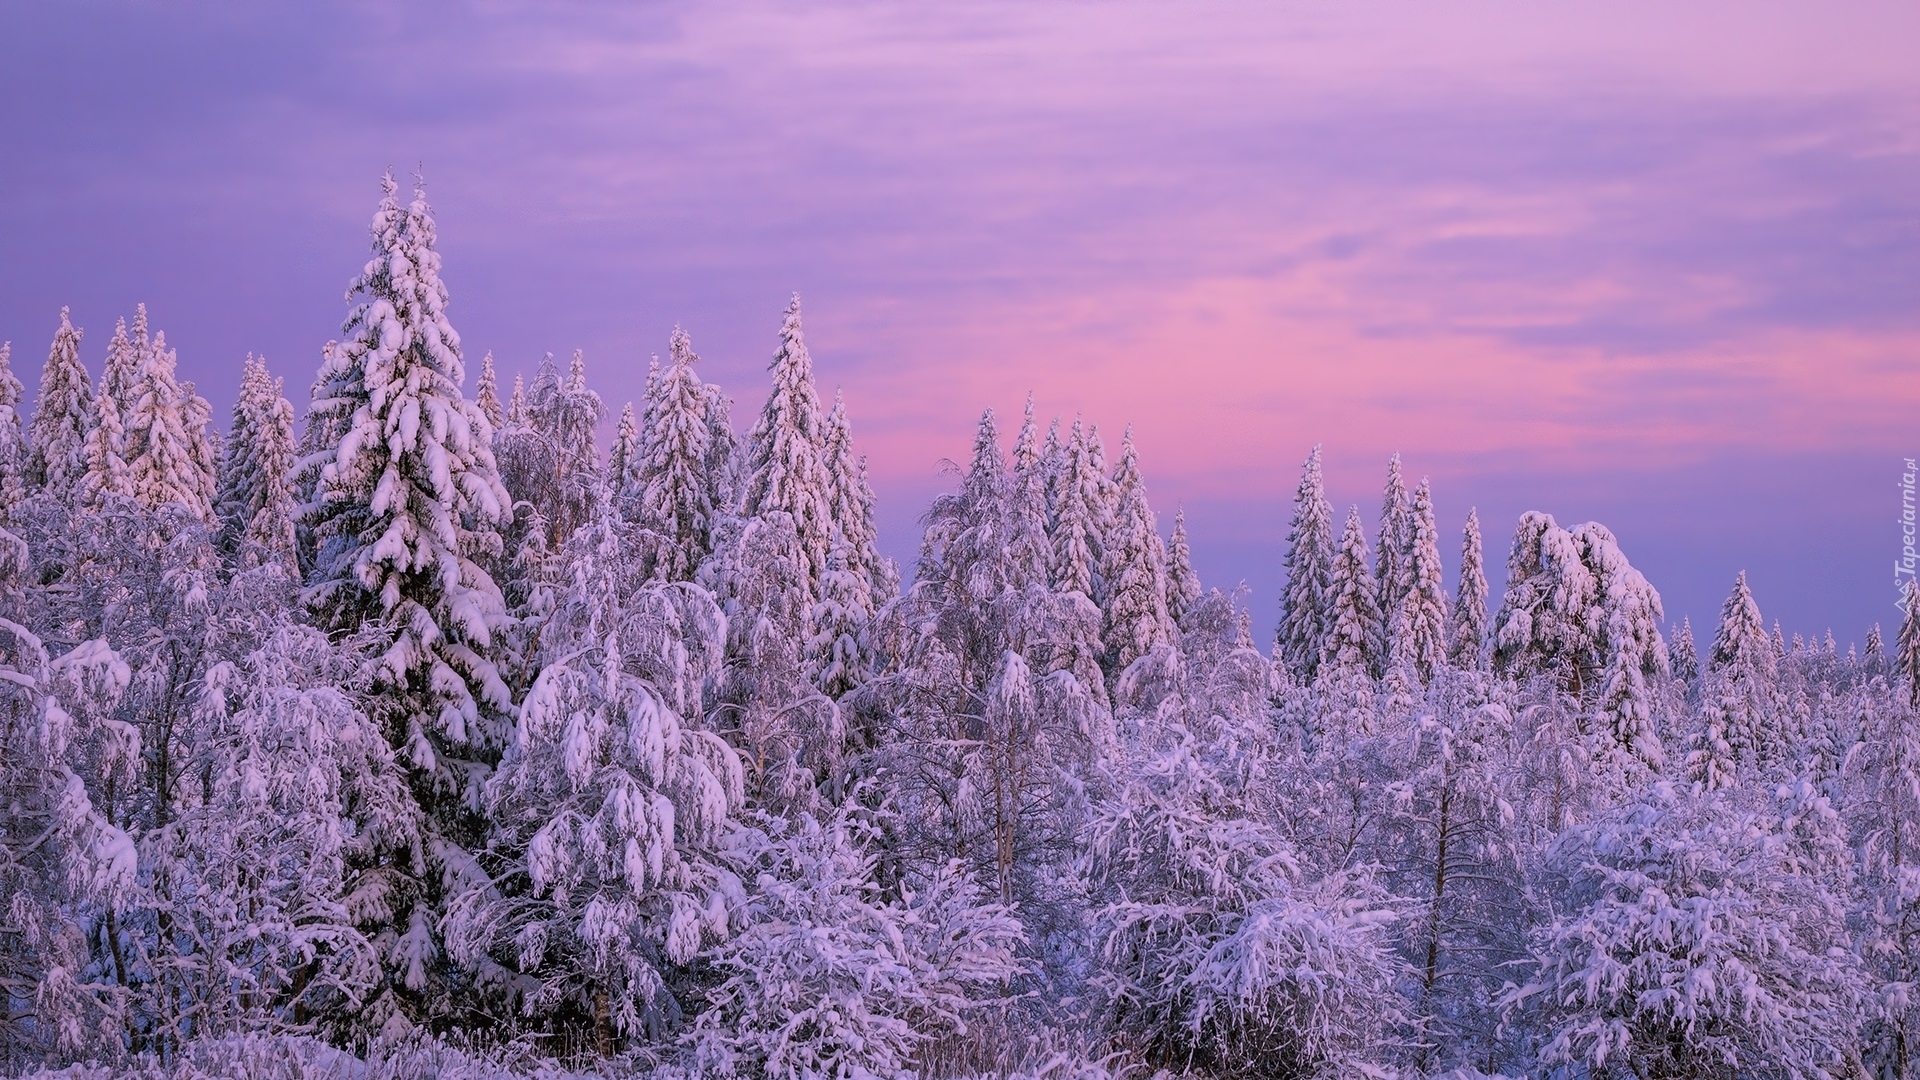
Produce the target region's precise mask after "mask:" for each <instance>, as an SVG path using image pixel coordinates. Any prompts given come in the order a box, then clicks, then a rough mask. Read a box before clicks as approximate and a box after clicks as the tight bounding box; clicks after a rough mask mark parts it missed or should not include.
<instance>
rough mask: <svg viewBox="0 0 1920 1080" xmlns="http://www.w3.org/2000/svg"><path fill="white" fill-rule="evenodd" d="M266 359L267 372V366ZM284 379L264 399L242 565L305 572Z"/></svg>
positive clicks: (256, 432)
mask: <svg viewBox="0 0 1920 1080" xmlns="http://www.w3.org/2000/svg"><path fill="white" fill-rule="evenodd" d="M265 366H266V365H265V363H264V362H262V364H261V367H262V370H264V369H265ZM282 386H283V384H282V382H281V380H279V379H275V380H273V384H272V385H271V386H270V387H268V389H267V392H266V394H265V395H263V396H262V398H261V400H260V414H259V419H258V422H257V423H256V424H255V427H254V437H255V439H256V442H255V447H254V463H255V475H256V476H257V478H258V480H257V483H256V484H255V485H254V487H253V489H252V497H251V498H250V499H249V500H248V503H249V506H250V507H251V509H252V511H253V516H252V518H251V519H250V520H248V522H247V530H246V533H245V534H244V535H243V536H242V537H241V539H240V544H239V551H240V566H241V567H242V568H250V567H254V566H264V565H266V564H267V563H278V564H280V565H281V566H284V567H286V568H287V570H288V572H289V573H291V574H294V575H295V576H298V574H299V558H298V555H299V538H298V533H297V532H296V530H295V521H296V519H297V517H298V513H299V504H298V502H297V501H296V500H295V497H294V492H293V488H292V485H291V483H290V480H291V477H292V476H293V473H294V469H295V465H296V462H297V457H296V453H297V451H296V449H295V445H294V438H293V403H292V402H290V401H288V400H287V397H286V394H285V393H284V392H283V390H282Z"/></svg>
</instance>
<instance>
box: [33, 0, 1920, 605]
mask: <svg viewBox="0 0 1920 1080" xmlns="http://www.w3.org/2000/svg"><path fill="white" fill-rule="evenodd" d="M0 41H5V42H8V43H10V44H11V48H9V49H7V53H8V54H9V55H7V56H6V57H5V60H6V62H5V63H0V82H4V86H0V92H4V93H5V94H6V95H7V100H9V101H12V102H14V103H15V105H14V107H13V108H10V109H8V110H6V111H5V112H4V113H0V145H5V146H8V147H10V148H13V149H12V150H10V151H9V152H6V153H0V192H4V193H5V195H6V198H5V199H4V200H0V251H4V252H5V253H6V255H5V257H4V258H0V338H12V339H13V340H14V341H15V365H16V368H17V369H20V370H21V372H22V374H23V376H25V377H26V378H27V379H28V381H29V383H31V381H32V376H33V374H34V373H35V371H36V370H37V367H38V362H39V359H40V357H41V355H43V353H44V349H45V342H46V340H47V338H49V337H50V335H51V330H52V326H53V325H54V321H55V319H56V315H57V311H58V308H59V306H60V305H62V304H71V305H72V306H73V307H74V311H75V317H76V321H78V322H80V323H82V324H83V325H86V326H87V327H88V328H89V330H90V334H89V338H88V347H89V349H90V350H91V351H90V352H89V353H88V358H89V360H90V361H91V362H92V363H93V364H94V366H95V367H96V368H97V367H98V356H97V355H94V354H95V353H97V352H98V351H99V349H101V348H104V342H105V338H106V335H107V333H108V331H109V330H110V329H111V325H112V319H113V317H114V315H116V314H119V313H122V312H126V311H129V310H130V309H131V307H132V305H133V303H134V302H136V301H137V300H140V299H145V300H147V301H148V302H149V303H150V305H151V306H152V308H153V310H154V313H155V318H156V320H157V322H158V323H159V324H160V325H162V326H164V327H166V328H167V330H168V335H169V339H170V340H171V341H173V342H174V343H175V344H176V346H178V347H179V349H180V353H181V357H182V363H183V366H184V367H185V368H186V369H187V370H188V372H189V374H191V375H193V376H194V377H196V378H199V379H200V380H201V381H202V383H203V385H204V386H206V387H207V389H208V390H209V391H210V396H213V397H214V398H215V399H216V401H217V402H219V403H220V404H224V403H225V398H226V397H227V396H229V395H230V393H231V386H232V384H233V382H234V380H235V378H236V377H237V371H238V361H239V358H240V357H241V356H242V355H244V354H245V353H246V352H248V351H256V352H265V353H266V354H267V356H268V358H269V360H270V362H272V363H273V364H274V365H275V367H276V369H277V370H279V371H281V372H283V373H285V374H286V375H287V376H288V379H287V381H288V384H289V387H290V388H297V387H304V385H305V382H306V380H307V378H308V375H309V372H310V369H311V367H312V365H313V363H314V360H315V357H316V356H317V350H318V347H319V344H320V343H321V342H322V341H324V340H325V339H326V338H327V337H328V336H329V335H330V334H331V333H333V332H334V331H335V328H336V326H337V323H338V320H339V318H340V317H341V314H342V313H343V310H344V308H343V305H342V303H341V301H340V291H341V288H342V287H343V286H344V284H345V282H346V280H347V279H348V278H349V277H350V276H351V274H352V273H353V271H354V270H355V268H356V267H357V266H358V263H359V260H360V258H361V252H362V251H363V250H364V244H365V221H366V218H367V216H368V214H369V212H370V210H371V206H372V202H373V199H374V197H375V186H374V179H375V178H376V177H377V175H378V174H379V172H380V171H381V170H382V169H383V168H385V167H386V166H387V165H388V164H389V163H391V164H394V165H396V166H398V167H400V168H401V169H403V170H405V169H410V168H411V167H413V166H414V164H415V163H424V166H425V169H426V171H427V174H428V179H429V188H430V192H431V194H432V196H433V199H434V201H435V203H436V205H437V207H438V208H439V210H440V214H441V225H442V230H441V232H442V237H443V240H444V250H445V253H446V259H447V277H448V280H449V283H450V285H451V287H452V289H453V291H454V308H453V313H454V317H455V322H456V325H457V326H458V327H459V328H460V329H461V331H462V333H463V335H464V336H465V339H466V343H467V346H468V349H469V351H470V352H471V354H472V355H473V357H474V358H475V359H476V360H477V358H478V356H479V354H480V353H481V352H483V351H485V350H488V349H492V350H493V351H494V352H495V353H496V355H497V356H499V357H500V358H501V360H502V364H503V366H504V367H506V368H508V369H512V368H514V367H519V368H522V369H525V370H529V371H530V370H531V368H532V366H533V364H534V363H535V362H536V361H537V358H538V356H539V354H540V352H542V351H545V350H549V349H550V350H553V351H555V352H559V353H562V354H565V353H567V352H570V351H571V350H572V349H574V348H584V349H585V350H586V351H587V356H588V360H589V363H590V372H591V374H592V376H593V378H594V380H595V382H596V385H597V386H598V387H599V389H600V390H601V391H602V393H603V394H604V395H605V396H606V397H607V399H608V400H609V402H610V404H611V405H612V406H613V408H614V410H616V411H617V408H618V404H619V402H621V401H622V400H625V399H626V398H628V397H631V396H635V395H637V393H638V390H639V385H640V380H641V377H642V375H643V372H644V366H645V356H646V354H647V353H648V352H652V351H659V350H662V349H663V348H664V343H665V341H666V336H667V332H668V330H669V329H670V327H671V326H672V325H673V323H674V322H675V321H679V322H682V323H684V324H685V325H686V326H687V327H688V329H689V330H690V331H691V332H692V334H693V336H694V341H695V345H696V347H697V348H698V349H699V350H700V352H701V353H702V354H703V355H704V356H705V357H706V358H707V359H706V363H707V366H708V377H709V378H710V379H714V380H716V381H720V382H722V383H723V384H724V385H726V386H727V387H728V388H729V389H730V390H731V391H732V392H733V393H734V395H735V397H736V399H737V400H738V402H739V404H738V405H737V406H736V409H737V416H739V418H740V419H741V421H742V424H743V425H744V423H745V422H746V420H747V418H748V417H750V416H751V414H752V412H753V411H754V410H755V409H756V408H757V406H758V403H759V398H760V396H761V393H762V386H763V383H764V374H763V372H762V367H763V365H764V363H765V360H766V357H767V356H768V355H769V354H770V352H771V346H772V340H773V331H774V330H775V328H776V327H777V325H778V315H779V311H780V308H781V306H782V305H783V304H784V300H785V297H786V294H787V293H788V292H790V291H792V290H795V289H798V290H800V291H801V292H803V293H804V294H805V297H806V302H807V311H808V329H809V337H810V340H811V341H812V343H813V346H814V352H815V356H816V358H817V362H818V367H819V372H820V375H821V378H822V379H823V381H825V382H827V383H828V384H829V390H830V388H831V385H833V384H835V383H844V385H845V387H846V393H847V397H848V402H849V406H850V408H851V410H852V412H853V417H854V422H855V425H856V427H855V431H856V436H857V438H858V440H859V442H860V443H861V447H862V449H863V450H864V451H865V452H867V453H868V454H869V455H871V457H872V459H873V462H874V467H875V473H876V478H877V482H878V485H879V488H880V494H881V498H882V515H883V524H884V525H885V527H886V529H887V536H886V541H887V544H888V546H889V547H890V549H892V550H894V551H895V552H897V553H899V554H901V555H903V556H905V555H908V554H910V553H911V551H912V550H913V547H914V536H913V524H912V523H913V519H914V517H915V516H916V515H917V513H918V511H919V509H920V508H921V507H922V506H923V505H924V501H925V498H926V497H927V495H928V494H929V493H930V492H931V491H933V490H935V489H936V488H937V486H938V485H939V484H941V483H942V482H944V481H943V480H942V478H941V477H940V476H939V475H938V474H937V472H936V463H937V462H938V460H939V459H941V458H942V457H954V458H959V457H963V456H964V454H965V453H966V451H967V448H968V446H969V445H970V441H971V430H972V425H973V423H974V422H975V420H976V419H977V417H978V414H979V410H980V409H981V408H982V407H985V406H987V405H992V406H994V407H995V408H996V409H998V410H999V411H1000V413H1001V416H1002V429H1003V431H1005V432H1007V433H1008V434H1009V435H1010V434H1011V429H1012V427H1013V426H1014V425H1015V424H1016V423H1017V414H1018V409H1019V406H1020V402H1021V400H1022V398H1023V396H1024V394H1025V393H1026V392H1027V391H1028V390H1032V391H1034V392H1035V394H1036V396H1037V398H1038V401H1039V406H1040V408H1041V409H1042V411H1043V415H1051V414H1053V413H1059V414H1062V415H1064V416H1066V417H1068V418H1071V416H1073V415H1074V414H1076V413H1084V414H1085V415H1086V416H1087V417H1088V418H1089V419H1090V420H1092V421H1095V422H1097V423H1099V424H1100V425H1101V426H1102V428H1103V431H1105V432H1106V433H1107V434H1108V438H1109V440H1110V441H1114V442H1117V440H1118V437H1119V433H1120V430H1121V428H1122V427H1124V426H1125V425H1126V424H1127V423H1132V424H1134V425H1135V428H1136V437H1137V439H1138V441H1139V443H1140V446H1141V450H1142V455H1143V463H1144V466H1145V469H1146V473H1147V477H1148V481H1149V483H1150V485H1151V490H1152V492H1153V494H1154V497H1155V502H1156V504H1157V505H1158V506H1159V508H1160V509H1161V512H1162V516H1163V519H1170V518H1171V513H1172V509H1173V507H1174V505H1175V504H1176V503H1183V504H1185V505H1187V506H1188V507H1189V512H1190V518H1191V519H1192V522H1193V525H1194V527H1195V532H1196V547H1197V549H1198V552H1199V555H1200V558H1201V563H1202V565H1201V569H1202V571H1203V573H1204V574H1205V575H1206V576H1207V577H1208V578H1209V580H1210V581H1212V582H1216V583H1221V584H1231V583H1232V582H1233V581H1235V580H1238V579H1241V578H1245V579H1246V580H1247V581H1248V582H1249V583H1250V585H1251V586H1252V587H1253V589H1254V596H1253V598H1252V603H1253V606H1254V610H1255V613H1256V615H1257V616H1259V617H1260V618H1261V620H1262V621H1270V618H1271V613H1272V608H1273V604H1274V596H1275V594H1276V592H1277V587H1278V580H1279V575H1278V563H1279V559H1280V555H1281V551H1282V541H1283V536H1284V527H1285V515H1286V505H1285V500H1286V499H1287V497H1288V496H1289V495H1290V493H1291V490H1292V487H1293V485H1294V483H1295V481H1296V478H1297V469H1298V465H1299V462H1300V459H1301V458H1302V457H1303V456H1304V455H1305V453H1306V451H1307V449H1308V448H1309V447H1310V446H1312V445H1313V444H1314V443H1324V444H1325V445H1326V446H1327V449H1328V453H1329V455H1330V475H1331V479H1332V483H1333V486H1334V489H1335V490H1334V495H1335V497H1336V499H1337V500H1340V501H1343V502H1344V501H1358V502H1361V503H1362V504H1363V506H1364V508H1365V509H1366V511H1367V514H1368V517H1369V520H1370V519H1371V516H1372V513H1373V511H1374V507H1375V505H1376V503H1377V500H1378V495H1377V490H1378V482H1379V477H1380V474H1381V470H1382V467H1383V463H1384V460H1385V458H1386V456H1387V455H1388V454H1389V453H1391V452H1393V451H1396V450H1398V451H1400V452H1402V453H1403V454H1404V455H1405V456H1406V458H1407V462H1408V468H1409V470H1410V471H1411V472H1412V473H1413V474H1414V475H1415V476H1419V475H1422V474H1429V473H1430V474H1432V475H1433V477H1434V479H1435V485H1436V491H1437V495H1438V499H1439V503H1440V510H1441V516H1442V522H1443V526H1444V527H1446V528H1447V529H1449V530H1452V529H1456V528H1457V527H1458V525H1459V522H1460V520H1461V519H1463V518H1464V516H1465V514H1466V509H1467V506H1468V505H1470V504H1478V505H1479V506H1480V507H1481V509H1482V516H1483V519H1484V520H1485V522H1486V529H1487V534H1488V545H1489V549H1490V550H1489V555H1490V558H1491V560H1492V561H1495V562H1498V561H1499V560H1500V558H1501V557H1502V553H1503V552H1504V547H1505V536H1506V531H1507V530H1508V529H1509V528H1510V526H1511V522H1512V518H1513V515H1514V514H1517V513H1518V512H1519V511H1520V510H1522V509H1528V508H1535V507H1537V508H1540V509H1545V510H1548V511H1550V512H1553V513H1555V514H1556V515H1558V516H1560V517H1562V518H1563V519H1567V520H1571V521H1578V520H1584V519H1586V518H1589V517H1597V518H1599V519H1600V520H1603V521H1606V522H1607V523H1608V524H1609V525H1611V526H1613V527H1614V528H1615V530H1616V531H1617V532H1619V533H1620V534H1621V535H1622V538H1623V541H1624V542H1625V544H1626V549H1627V551H1628V554H1629V555H1630V556H1632V557H1633V558H1634V559H1635V561H1636V562H1638V563H1641V564H1642V565H1643V566H1644V567H1645V568H1646V569H1647V570H1648V572H1649V575H1650V576H1651V577H1652V579H1653V580H1654V582H1655V584H1656V585H1657V586H1659V587H1660V588H1661V590H1662V591H1663V593H1664V594H1665V595H1666V596H1667V598H1668V608H1669V613H1670V614H1671V615H1673V616H1674V617H1676V618H1677V617H1678V616H1679V615H1680V614H1682V613H1685V614H1689V615H1691V616H1692V617H1693V618H1694V620H1695V621H1696V622H1700V621H1703V620H1705V621H1709V622H1710V621H1711V620H1712V618H1713V616H1714V614H1715V612H1716V611H1717V607H1718V600H1719V598H1720V597H1721V596H1722V595H1723V594H1724V593H1725V591H1726V589H1727V588H1728V586H1729V585H1730V584H1731V581H1732V578H1733V575H1734V573H1735V572H1736V571H1737V570H1739V569H1741V568H1743V567H1744V568H1747V569H1749V570H1750V571H1751V572H1752V577H1753V579H1754V581H1755V585H1756V589H1757V590H1758V591H1759V599H1760V602H1761V604H1762V607H1763V610H1764V611H1766V612H1767V613H1768V615H1769V616H1772V615H1776V614H1778V615H1780V616H1782V617H1783V618H1785V619H1786V621H1787V622H1788V623H1789V627H1790V629H1800V630H1803V631H1807V632H1815V631H1818V630H1821V629H1824V628H1825V627H1826V626H1827V625H1833V626H1834V627H1835V630H1836V632H1837V633H1838V634H1839V635H1840V636H1841V637H1842V639H1843V640H1845V639H1848V638H1855V639H1857V638H1858V637H1860V635H1861V634H1862V633H1863V631H1864V624H1865V622H1866V621H1868V620H1869V619H1882V620H1884V619H1886V617H1887V615H1888V614H1890V613H1891V612H1892V611H1893V605H1892V603H1891V600H1890V597H1891V577H1890V573H1889V572H1888V570H1883V568H1882V564H1883V563H1884V564H1890V561H1891V556H1892V553H1893V545H1894V541H1895V539H1896V537H1897V532H1896V530H1894V529H1893V528H1892V527H1891V514H1890V513H1888V512H1887V508H1888V507H1894V506H1897V497H1896V495H1894V494H1893V492H1892V488H1891V486H1890V485H1891V483H1892V479H1893V477H1894V474H1895V473H1896V472H1897V468H1896V467H1897V465H1898V459H1899V458H1900V457H1902V456H1906V455H1910V454H1913V453H1916V452H1920V447H1916V446H1915V445H1914V444H1913V437H1912V435H1911V434H1909V432H1910V431H1911V422H1910V421H1909V420H1908V419H1907V418H1908V417H1910V416H1912V415H1913V410H1914V407H1915V405H1916V404H1920V384H1917V383H1916V380H1915V378H1914V375H1913V372H1914V367H1915V360H1916V358H1917V357H1920V310H1916V299H1917V298H1920V64H1915V63H1913V61H1912V56H1911V46H1912V43H1913V42H1915V41H1920V8H1916V7H1915V6H1913V5H1902V4H1893V3H1855V4H1835V5H1821V6H1819V7H1817V8H1816V7H1814V6H1812V5H1804V4H1754V3H1742V4H1695V5H1687V6H1685V7H1684V8H1683V9H1675V8H1674V7H1673V6H1672V5H1655V4H1651V3H1644V4H1643V3H1610V4H1607V5H1584V6H1569V5H1555V6H1544V5H1531V4H1521V3H1517V2H1513V3H1461V4H1450V5H1415V4H1410V3H1406V4H1378V5H1365V6H1362V5H1344V6H1336V5H1332V4H1324V5H1252V4H1244V3H1239V4H1185V5H1179V6H1171V5H1165V4H1135V3H1098V4H1093V3H1049V4H986V5H950V6H947V7H943V8H931V7H928V6H923V5H904V4H808V5H739V4H707V5H698V6H692V5H689V6H664V7H647V8H644V9H640V10H637V11H634V12H625V13H621V12H615V11H612V10H609V9H607V8H605V7H603V6H597V5H585V4H580V5H568V4H561V5H541V6H538V7H534V6H526V7H521V6H516V5H509V4H498V5H485V6H481V7H474V8H470V9H467V10H465V11H464V12H462V13H460V14H457V15H447V14H443V13H442V12H441V10H440V8H438V7H431V6H427V5H414V6H401V7H390V6H384V5H382V6H376V5H371V4H368V5H346V6H315V7H311V8H302V9H300V10H299V11H297V12H295V11H283V10H268V9H256V8H254V7H252V6H246V5H238V4H236V5H230V6H228V7H226V8H220V7H208V8H200V9H195V12H194V13H193V14H191V15H185V14H181V13H179V12H178V11H177V10H175V9H171V8H163V7H160V6H155V5H149V4H138V3H130V4H90V5H82V6H78V7H69V6H62V7H59V8H41V7H39V6H33V7H16V8H12V9H9V10H8V11H7V12H6V13H4V14H0ZM1882 518H1885V519H1886V520H1885V521H1882V520H1881V519H1882ZM1164 524H1165V521H1164V520H1163V525H1164ZM1889 569H1890V567H1889ZM1882 592H1886V593H1888V596H1887V597H1882V596H1881V595H1880V594H1881V593H1882ZM1883 601H1884V602H1883Z"/></svg>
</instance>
